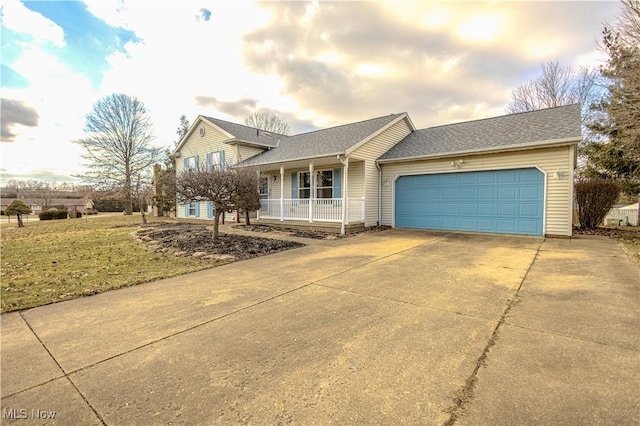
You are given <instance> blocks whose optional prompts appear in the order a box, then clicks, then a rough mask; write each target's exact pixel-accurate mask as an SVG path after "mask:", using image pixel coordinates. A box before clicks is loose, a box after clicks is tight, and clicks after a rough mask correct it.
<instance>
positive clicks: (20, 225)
mask: <svg viewBox="0 0 640 426" xmlns="http://www.w3.org/2000/svg"><path fill="white" fill-rule="evenodd" d="M16 216H17V217H18V228H22V227H24V223H22V215H21V214H18V215H16Z"/></svg>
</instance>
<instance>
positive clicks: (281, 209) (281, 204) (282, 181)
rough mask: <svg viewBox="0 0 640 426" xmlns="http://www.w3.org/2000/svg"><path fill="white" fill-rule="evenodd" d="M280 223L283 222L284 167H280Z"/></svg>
mask: <svg viewBox="0 0 640 426" xmlns="http://www.w3.org/2000/svg"><path fill="white" fill-rule="evenodd" d="M292 185H293V184H292ZM282 221H284V165H281V166H280V222H282Z"/></svg>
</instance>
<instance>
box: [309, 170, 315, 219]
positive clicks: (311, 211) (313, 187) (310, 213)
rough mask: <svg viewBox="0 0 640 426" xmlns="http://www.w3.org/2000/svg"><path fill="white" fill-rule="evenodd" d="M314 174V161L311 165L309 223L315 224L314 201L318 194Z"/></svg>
mask: <svg viewBox="0 0 640 426" xmlns="http://www.w3.org/2000/svg"><path fill="white" fill-rule="evenodd" d="M313 174H314V173H313V161H311V162H310V163H309V222H313V200H314V199H315V197H314V195H315V192H316V180H315V179H314V176H313Z"/></svg>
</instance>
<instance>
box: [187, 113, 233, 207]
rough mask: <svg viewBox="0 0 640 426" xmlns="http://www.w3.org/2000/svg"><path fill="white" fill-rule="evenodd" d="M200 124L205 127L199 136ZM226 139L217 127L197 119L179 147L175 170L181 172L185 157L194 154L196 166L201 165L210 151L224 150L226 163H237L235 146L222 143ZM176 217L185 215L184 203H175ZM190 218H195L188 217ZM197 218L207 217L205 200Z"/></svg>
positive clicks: (226, 136)
mask: <svg viewBox="0 0 640 426" xmlns="http://www.w3.org/2000/svg"><path fill="white" fill-rule="evenodd" d="M200 126H204V127H205V134H204V136H200V132H199V129H200ZM227 139H229V136H228V135H227V134H226V133H223V132H222V131H220V129H218V128H217V127H215V126H211V125H210V124H208V123H206V122H204V121H198V122H197V123H196V125H195V130H194V131H193V132H192V133H191V134H190V135H189V138H188V139H187V140H186V141H185V143H184V145H183V146H182V148H180V157H178V158H176V172H177V173H181V172H182V171H183V169H184V159H185V158H189V157H194V156H198V167H202V165H204V164H205V162H206V161H207V154H208V153H210V152H217V151H224V160H225V162H226V163H227V164H235V163H237V158H238V157H237V149H236V146H234V145H228V144H225V143H223V141H224V140H227ZM176 217H177V218H179V219H181V218H185V217H186V216H185V214H184V203H177V205H176ZM190 219H195V218H194V217H190ZM197 219H205V220H207V219H208V218H207V203H206V201H205V202H201V203H200V217H198V218H197Z"/></svg>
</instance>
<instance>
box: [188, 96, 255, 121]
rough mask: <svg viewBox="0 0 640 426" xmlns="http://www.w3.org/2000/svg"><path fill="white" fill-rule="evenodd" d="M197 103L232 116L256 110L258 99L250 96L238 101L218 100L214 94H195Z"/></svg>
mask: <svg viewBox="0 0 640 426" xmlns="http://www.w3.org/2000/svg"><path fill="white" fill-rule="evenodd" d="M195 100H196V102H197V103H198V105H200V106H202V107H205V108H215V109H216V110H218V111H220V112H223V113H225V114H229V115H231V116H233V117H248V116H249V115H251V114H252V113H254V112H255V111H256V106H257V104H258V101H257V100H256V99H251V98H242V99H240V100H238V101H226V102H225V101H220V100H218V99H216V98H215V97H214V96H196V98H195Z"/></svg>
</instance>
